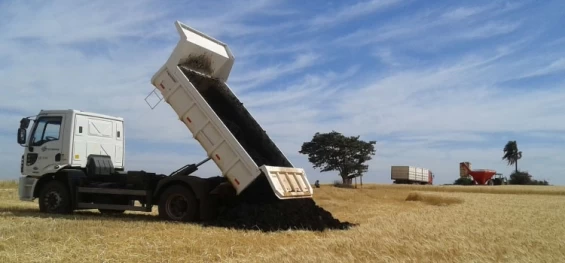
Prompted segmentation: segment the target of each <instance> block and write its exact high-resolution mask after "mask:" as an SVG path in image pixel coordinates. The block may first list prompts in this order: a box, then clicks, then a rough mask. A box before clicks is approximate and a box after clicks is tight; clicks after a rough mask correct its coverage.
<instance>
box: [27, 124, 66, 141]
mask: <svg viewBox="0 0 565 263" xmlns="http://www.w3.org/2000/svg"><path fill="white" fill-rule="evenodd" d="M62 120H63V118H62V117H41V118H39V119H38V120H37V121H36V126H35V128H34V130H33V136H32V145H33V146H40V145H42V144H44V143H46V142H48V141H56V140H59V131H60V129H61V121H62Z"/></svg>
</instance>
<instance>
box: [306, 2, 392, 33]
mask: <svg viewBox="0 0 565 263" xmlns="http://www.w3.org/2000/svg"><path fill="white" fill-rule="evenodd" d="M400 2H401V1H400V0H367V1H362V2H358V3H355V4H350V5H345V6H339V7H338V8H337V11H334V12H328V13H324V14H320V15H317V16H316V17H314V18H313V19H312V20H310V21H309V22H310V23H309V24H310V25H311V26H314V27H320V26H322V27H324V26H329V25H333V24H338V23H343V22H347V21H348V20H353V19H356V18H360V17H362V16H366V15H370V14H373V13H375V12H377V11H380V10H383V9H386V8H389V7H392V6H395V5H397V4H399V3H400Z"/></svg>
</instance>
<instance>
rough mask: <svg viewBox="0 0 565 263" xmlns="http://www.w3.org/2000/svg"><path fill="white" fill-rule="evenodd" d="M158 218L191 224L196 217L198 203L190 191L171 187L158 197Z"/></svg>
mask: <svg viewBox="0 0 565 263" xmlns="http://www.w3.org/2000/svg"><path fill="white" fill-rule="evenodd" d="M159 216H160V217H161V218H163V219H165V220H171V221H181V222H192V221H196V219H197V216H198V201H197V200H196V197H195V195H194V193H193V192H192V189H190V188H188V187H186V186H182V185H173V186H170V187H168V188H167V189H165V191H164V192H163V194H161V196H160V197H159Z"/></svg>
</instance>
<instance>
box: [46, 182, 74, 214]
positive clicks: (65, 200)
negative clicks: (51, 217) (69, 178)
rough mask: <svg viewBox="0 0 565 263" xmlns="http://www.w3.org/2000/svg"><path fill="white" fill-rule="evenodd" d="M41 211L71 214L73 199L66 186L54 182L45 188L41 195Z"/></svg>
mask: <svg viewBox="0 0 565 263" xmlns="http://www.w3.org/2000/svg"><path fill="white" fill-rule="evenodd" d="M39 211H41V212H43V213H52V214H66V213H70V212H71V199H70V194H69V190H68V189H67V187H66V185H65V184H63V183H62V182H59V181H56V180H53V181H51V182H48V183H47V184H46V185H45V186H43V188H42V189H41V192H40V194H39Z"/></svg>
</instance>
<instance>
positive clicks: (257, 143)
mask: <svg viewBox="0 0 565 263" xmlns="http://www.w3.org/2000/svg"><path fill="white" fill-rule="evenodd" d="M180 68H181V70H182V72H183V73H184V75H185V76H186V77H187V78H188V79H189V80H190V82H191V83H192V84H193V85H194V87H196V89H197V90H198V91H199V92H200V94H201V95H202V97H203V98H204V99H205V100H206V102H208V104H209V105H210V107H211V108H212V109H213V110H214V112H216V114H217V115H218V117H219V118H220V119H221V120H222V122H223V123H224V125H226V127H227V128H228V129H229V130H230V131H231V133H232V134H233V135H234V137H235V138H236V139H237V140H238V142H239V143H240V144H241V146H242V147H243V148H244V149H245V150H246V151H247V153H249V155H250V156H251V158H252V159H253V160H254V161H255V163H256V164H257V166H261V165H271V166H280V167H292V165H291V164H290V162H289V161H288V159H286V157H285V156H284V155H283V153H282V152H281V151H280V150H279V148H278V147H277V146H276V145H275V144H274V143H273V141H272V140H271V138H270V137H269V136H268V135H267V133H266V132H265V130H263V128H262V127H261V125H259V123H257V121H256V120H255V118H253V116H251V114H250V113H249V112H248V111H247V109H246V108H245V107H243V103H241V101H240V100H239V99H238V98H237V97H236V96H235V95H234V94H233V93H232V92H231V90H230V89H229V88H228V87H227V86H226V85H225V84H224V83H223V82H221V81H220V80H217V79H213V78H210V77H206V76H203V75H201V74H198V73H196V72H194V71H192V70H190V69H189V68H188V67H186V66H180Z"/></svg>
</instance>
